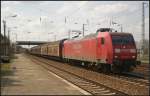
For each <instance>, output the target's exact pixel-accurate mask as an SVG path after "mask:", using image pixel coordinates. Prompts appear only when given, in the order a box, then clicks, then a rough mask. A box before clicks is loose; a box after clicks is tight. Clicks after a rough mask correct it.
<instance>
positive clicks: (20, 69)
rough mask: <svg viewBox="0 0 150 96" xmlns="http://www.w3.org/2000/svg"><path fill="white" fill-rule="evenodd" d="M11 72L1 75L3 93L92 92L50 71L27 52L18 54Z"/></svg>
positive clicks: (52, 93) (60, 93)
mask: <svg viewBox="0 0 150 96" xmlns="http://www.w3.org/2000/svg"><path fill="white" fill-rule="evenodd" d="M17 57H18V58H17V59H15V60H14V61H13V62H12V63H11V68H12V72H11V74H8V75H4V76H2V77H1V95H90V93H88V92H86V91H84V90H82V89H81V88H79V87H77V86H75V85H74V84H71V83H70V82H68V81H66V80H64V79H62V78H61V77H59V76H57V75H56V74H54V73H51V72H48V71H47V70H46V69H44V68H42V67H41V66H40V65H37V64H35V63H34V62H32V61H31V60H30V59H29V58H28V57H27V56H26V55H25V54H17Z"/></svg>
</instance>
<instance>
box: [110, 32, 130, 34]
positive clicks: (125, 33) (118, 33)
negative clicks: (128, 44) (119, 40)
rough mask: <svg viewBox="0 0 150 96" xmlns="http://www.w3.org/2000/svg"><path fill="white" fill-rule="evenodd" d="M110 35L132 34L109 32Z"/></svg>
mask: <svg viewBox="0 0 150 96" xmlns="http://www.w3.org/2000/svg"><path fill="white" fill-rule="evenodd" d="M110 34H111V35H132V34H131V33H125V32H110Z"/></svg>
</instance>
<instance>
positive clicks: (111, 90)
mask: <svg viewBox="0 0 150 96" xmlns="http://www.w3.org/2000/svg"><path fill="white" fill-rule="evenodd" d="M31 57H32V60H33V61H34V62H37V63H38V62H40V63H42V64H44V65H43V66H47V68H48V69H49V68H52V67H53V68H55V70H54V69H53V72H54V73H56V72H57V73H56V74H59V76H61V77H63V78H65V79H67V80H68V81H70V82H72V83H74V84H76V85H78V86H79V87H81V88H83V89H85V90H87V91H88V92H90V93H91V94H94V95H148V94H149V91H148V90H149V86H146V85H144V84H139V83H135V82H129V81H127V80H123V79H119V78H114V77H112V76H107V75H104V74H100V73H97V72H93V71H89V70H85V69H81V68H77V67H73V66H70V65H67V64H62V63H61V64H57V63H59V62H54V61H50V60H47V59H44V58H39V57H35V56H31ZM33 58H34V59H33ZM37 60H38V61H37ZM40 63H38V64H40ZM52 63H55V64H52ZM48 66H51V67H48ZM56 69H57V70H58V69H59V70H61V72H58V71H56ZM64 69H65V70H64ZM51 70H52V69H51ZM64 72H65V73H68V74H71V75H73V76H75V77H73V76H69V75H68V74H67V75H64V74H65V73H64ZM100 90H101V91H100Z"/></svg>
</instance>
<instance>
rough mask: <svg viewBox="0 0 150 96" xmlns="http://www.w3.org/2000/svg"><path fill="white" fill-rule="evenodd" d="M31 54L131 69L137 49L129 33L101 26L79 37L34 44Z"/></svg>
mask: <svg viewBox="0 0 150 96" xmlns="http://www.w3.org/2000/svg"><path fill="white" fill-rule="evenodd" d="M30 53H31V54H34V55H39V56H45V57H51V58H57V59H59V60H62V61H65V62H78V64H81V65H83V66H86V67H88V68H92V69H93V68H94V69H97V70H100V71H103V72H114V73H122V72H130V71H132V70H133V69H134V68H135V67H136V65H138V64H140V62H139V61H137V60H136V59H137V49H136V45H135V41H134V38H133V36H132V34H131V33H120V32H111V29H110V28H101V29H99V30H97V32H96V33H94V34H90V35H87V36H85V37H83V38H81V39H78V38H76V39H63V40H59V41H55V42H49V43H47V44H42V45H39V46H35V47H33V48H31V50H30Z"/></svg>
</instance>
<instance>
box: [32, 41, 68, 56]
mask: <svg viewBox="0 0 150 96" xmlns="http://www.w3.org/2000/svg"><path fill="white" fill-rule="evenodd" d="M64 40H66V39H63V40H59V41H55V42H49V43H46V44H42V45H39V46H35V47H33V48H31V53H32V54H36V55H40V56H43V57H46V58H51V59H61V58H62V46H63V42H64Z"/></svg>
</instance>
